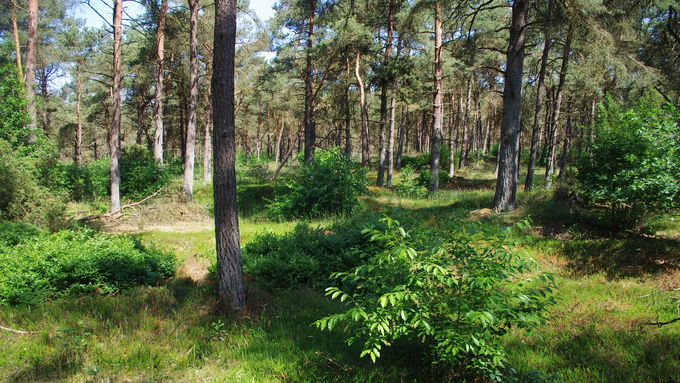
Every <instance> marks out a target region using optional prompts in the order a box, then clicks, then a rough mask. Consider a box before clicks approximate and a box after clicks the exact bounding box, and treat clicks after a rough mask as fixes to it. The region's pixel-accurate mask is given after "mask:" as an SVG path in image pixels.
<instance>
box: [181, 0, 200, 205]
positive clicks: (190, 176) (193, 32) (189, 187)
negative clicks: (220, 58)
mask: <svg viewBox="0 0 680 383" xmlns="http://www.w3.org/2000/svg"><path fill="white" fill-rule="evenodd" d="M188 3H189V120H188V123H187V134H186V144H185V145H184V150H185V152H184V153H185V154H184V196H185V197H186V199H187V202H191V199H192V197H193V189H194V164H195V160H196V125H197V119H198V114H197V113H198V111H197V109H198V37H197V29H198V8H199V4H198V0H188Z"/></svg>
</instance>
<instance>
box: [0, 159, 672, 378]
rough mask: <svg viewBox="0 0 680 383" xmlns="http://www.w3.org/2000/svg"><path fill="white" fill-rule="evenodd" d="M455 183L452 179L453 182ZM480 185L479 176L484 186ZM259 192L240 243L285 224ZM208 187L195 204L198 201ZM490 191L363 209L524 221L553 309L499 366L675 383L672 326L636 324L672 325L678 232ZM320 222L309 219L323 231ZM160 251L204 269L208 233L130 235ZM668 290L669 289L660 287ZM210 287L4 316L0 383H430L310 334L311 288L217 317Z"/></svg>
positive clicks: (254, 296) (249, 201) (263, 188)
mask: <svg viewBox="0 0 680 383" xmlns="http://www.w3.org/2000/svg"><path fill="white" fill-rule="evenodd" d="M461 174H462V176H464V177H465V178H464V180H466V181H464V182H466V183H467V184H470V185H475V183H474V180H488V179H489V178H492V174H491V173H490V172H489V171H488V169H487V171H484V170H483V169H476V170H472V171H468V172H462V173H461ZM461 182H462V181H461ZM484 182H487V181H484ZM271 190H273V189H271V186H268V185H265V184H259V183H255V182H252V183H248V184H244V185H242V186H240V194H239V199H240V204H241V207H242V215H241V220H240V221H241V241H242V243H245V242H247V241H248V240H250V239H251V238H253V236H254V235H256V234H257V233H258V232H261V231H265V230H267V231H274V232H277V233H282V232H287V231H290V230H292V229H293V227H294V225H295V224H296V222H280V223H276V222H270V221H268V220H267V218H266V214H265V213H264V210H263V209H262V205H263V198H267V196H268V195H271V194H268V193H271ZM211 193H212V189H211V188H210V187H209V186H201V187H199V188H198V189H197V192H196V203H202V204H205V205H207V206H209V201H210V198H211V197H212V194H211ZM492 193H493V190H492V189H489V188H486V187H481V188H478V187H470V188H464V189H462V190H443V191H442V192H440V193H438V194H436V195H434V196H431V197H428V198H423V199H410V198H403V197H400V196H397V195H395V194H394V193H392V192H390V191H385V190H378V189H373V188H372V189H371V192H370V193H369V194H368V195H367V196H365V197H362V204H363V209H364V210H367V211H377V212H386V211H390V210H392V209H395V208H397V209H399V210H400V211H401V214H409V215H411V216H412V217H413V218H415V219H418V220H419V221H422V222H423V223H425V224H426V225H430V226H433V227H437V226H438V225H442V224H448V223H450V222H452V221H453V222H455V221H457V220H467V219H480V220H485V221H488V222H491V223H494V224H499V225H501V224H502V225H506V224H511V223H514V222H517V221H519V220H521V219H523V218H525V217H527V216H529V215H531V216H532V217H533V220H534V223H535V224H536V227H535V233H534V235H533V237H532V238H533V239H532V241H531V242H530V243H529V244H528V245H526V246H525V247H524V250H525V251H526V252H527V254H528V255H529V256H532V257H534V258H535V259H537V260H538V262H539V263H540V265H541V267H542V268H543V269H545V270H548V271H551V272H553V273H554V274H555V275H556V278H557V282H558V285H559V292H558V293H559V303H558V305H557V306H555V307H553V308H552V310H551V313H550V319H549V320H548V322H547V323H546V324H545V325H544V326H543V327H541V328H539V329H537V330H534V331H533V332H531V333H526V332H524V331H518V330H516V331H512V332H511V333H509V334H508V335H507V336H506V337H505V343H506V346H507V349H508V353H509V361H510V363H511V365H512V366H513V367H514V368H515V369H517V370H518V371H519V372H520V373H522V374H526V375H525V376H529V374H531V373H532V372H536V371H540V372H544V373H545V374H548V375H550V374H556V376H557V377H558V381H560V382H573V383H577V382H617V383H619V382H621V383H623V382H631V383H632V382H668V383H671V382H678V381H679V380H678V377H680V342H678V339H680V325H678V323H675V324H671V325H668V326H663V327H658V326H649V325H645V324H644V323H645V322H654V321H657V320H668V319H670V318H673V317H676V316H678V307H677V305H678V302H679V301H678V298H679V297H678V294H677V291H672V289H678V288H680V245H679V243H678V232H679V231H680V230H679V229H680V227H679V226H678V225H677V224H676V221H675V220H674V219H671V218H666V219H661V220H660V221H659V222H658V223H657V224H658V227H661V228H662V231H661V233H662V235H660V236H656V237H611V236H600V235H599V233H598V232H595V233H593V231H592V230H591V228H590V227H589V226H588V225H587V224H586V223H587V222H585V223H584V222H583V219H586V218H583V217H579V216H578V215H575V214H573V212H571V211H569V209H568V207H566V205H562V204H559V203H555V202H553V201H551V200H550V199H548V198H546V196H545V193H543V192H541V191H536V192H532V193H524V192H520V193H519V196H518V198H519V201H520V208H519V209H518V210H517V211H515V212H513V213H507V214H500V215H496V214H491V213H490V212H489V211H488V209H486V208H487V207H488V206H489V204H490V201H491V198H492V197H493V194H492ZM332 221H333V219H332V218H329V219H326V220H320V221H314V222H313V224H317V225H327V224H329V223H331V222H332ZM137 235H138V236H139V237H140V238H141V239H142V241H145V242H146V241H152V242H156V243H157V244H159V245H160V246H161V247H163V248H165V249H168V250H172V251H174V252H175V254H176V255H177V256H178V258H179V259H180V262H183V263H184V264H185V265H191V264H192V263H198V264H199V266H201V267H203V268H204V267H205V266H206V265H208V264H209V263H211V262H212V261H213V259H214V258H215V254H214V247H213V246H214V234H213V232H212V231H211V230H203V231H198V232H179V233H178V232H163V231H146V232H142V233H139V234H137ZM669 290H671V291H669ZM216 307H217V306H216V302H215V295H214V282H213V281H211V280H210V279H207V280H206V279H196V278H193V276H192V275H191V273H190V272H189V271H187V270H180V272H179V273H178V276H177V278H175V279H174V280H173V281H171V282H170V283H167V284H165V285H162V286H156V287H140V288H134V289H132V290H129V291H126V292H122V293H120V294H118V295H110V296H88V297H83V298H79V299H59V300H53V301H49V302H46V303H44V304H40V305H38V306H34V307H3V308H1V309H0V324H2V325H4V326H8V327H12V328H18V329H23V330H27V331H31V333H30V334H27V335H19V334H14V333H11V332H7V331H2V332H0V348H1V349H2V350H3V352H1V353H0V381H8V382H13V381H45V382H47V381H64V382H76V381H78V382H81V381H92V382H98V381H132V382H156V381H216V382H352V381H353V382H416V381H417V382H439V381H443V380H444V377H445V376H444V373H445V372H443V371H441V370H438V369H436V368H434V369H433V368H431V367H428V366H427V365H426V364H425V363H424V362H423V361H422V360H421V359H420V358H419V357H415V355H418V354H419V353H421V352H422V350H417V349H413V348H409V347H408V346H406V345H395V347H392V348H391V349H389V351H386V352H385V353H384V355H383V357H382V358H381V359H380V360H379V361H378V363H377V364H375V365H373V364H372V363H371V362H370V361H367V360H366V359H359V358H358V351H357V349H356V348H353V347H350V346H347V345H346V344H345V343H344V338H343V336H342V335H343V334H342V332H341V330H337V329H336V331H334V332H333V333H321V332H319V331H317V330H316V329H315V328H313V327H311V326H310V324H311V323H312V322H313V321H314V320H316V319H318V318H319V317H321V316H323V315H325V314H327V313H329V312H333V311H334V310H337V309H338V306H336V304H335V303H333V302H330V301H328V300H327V299H325V298H324V297H323V296H322V295H321V294H320V293H318V292H315V291H312V290H307V289H302V290H295V291H288V292H281V293H276V294H268V293H264V292H261V291H253V290H252V289H251V291H250V301H249V305H248V307H247V308H246V310H244V312H242V313H241V314H240V315H239V316H238V317H235V316H233V315H230V314H225V313H223V312H219V311H218V310H217V309H216Z"/></svg>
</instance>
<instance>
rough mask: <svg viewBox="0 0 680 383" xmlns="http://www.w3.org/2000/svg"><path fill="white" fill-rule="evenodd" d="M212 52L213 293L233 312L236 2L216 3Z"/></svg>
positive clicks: (236, 263) (237, 282)
mask: <svg viewBox="0 0 680 383" xmlns="http://www.w3.org/2000/svg"><path fill="white" fill-rule="evenodd" d="M214 47H215V48H214V51H213V75H212V102H213V107H212V110H213V124H214V130H213V148H214V150H213V163H214V166H215V171H214V175H213V189H214V190H213V192H214V199H215V243H216V247H217V281H218V282H217V292H218V296H219V299H220V301H221V302H222V303H223V304H225V305H226V306H227V307H230V308H232V309H240V308H242V307H243V305H244V304H245V300H246V294H245V289H244V287H243V266H242V263H241V246H240V241H239V229H238V216H237V212H236V209H237V207H236V170H235V167H234V166H235V154H236V144H235V140H236V137H235V132H236V126H235V118H234V58H235V53H236V0H216V1H215V35H214Z"/></svg>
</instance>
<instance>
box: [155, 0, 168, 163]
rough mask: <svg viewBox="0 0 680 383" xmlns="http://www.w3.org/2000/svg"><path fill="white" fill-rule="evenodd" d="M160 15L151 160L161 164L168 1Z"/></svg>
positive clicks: (162, 6)
mask: <svg viewBox="0 0 680 383" xmlns="http://www.w3.org/2000/svg"><path fill="white" fill-rule="evenodd" d="M160 11H161V13H160V15H159V18H158V31H157V32H156V91H155V95H154V117H155V119H156V130H155V131H154V135H153V139H154V140H153V158H154V160H156V162H158V163H162V162H163V66H164V55H165V53H164V49H165V15H166V14H167V13H168V0H162V2H161V9H160Z"/></svg>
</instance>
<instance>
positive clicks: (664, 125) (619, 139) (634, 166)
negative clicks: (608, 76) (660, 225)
mask: <svg viewBox="0 0 680 383" xmlns="http://www.w3.org/2000/svg"><path fill="white" fill-rule="evenodd" d="M678 121H680V112H679V111H678V109H677V108H675V107H674V106H672V105H668V104H666V105H663V106H659V104H658V103H654V102H653V100H651V99H649V98H646V99H643V100H642V101H641V102H640V103H639V104H638V105H636V106H634V107H633V108H630V109H627V110H626V109H625V108H623V107H621V106H619V105H617V104H616V103H614V102H609V103H608V104H607V105H606V107H605V108H604V109H603V110H601V113H600V118H599V119H598V121H597V124H596V126H595V138H594V140H593V142H592V143H591V145H590V148H589V150H588V151H586V152H584V153H582V155H581V156H580V158H579V160H578V161H577V170H578V175H577V179H578V184H579V189H580V192H581V194H582V195H583V197H585V199H586V200H588V201H589V202H591V203H592V204H595V205H601V206H605V207H607V208H608V210H609V211H610V212H611V217H612V220H613V222H614V223H615V224H616V225H619V226H622V227H635V226H638V225H639V224H640V223H642V220H643V219H644V217H645V216H646V215H648V214H649V213H653V212H658V211H661V210H667V209H678V208H680V127H679V125H678Z"/></svg>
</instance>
